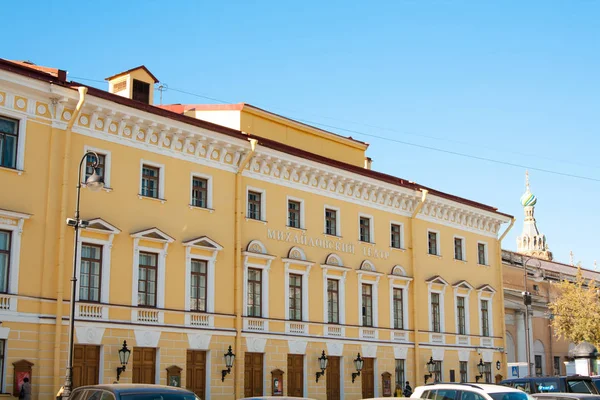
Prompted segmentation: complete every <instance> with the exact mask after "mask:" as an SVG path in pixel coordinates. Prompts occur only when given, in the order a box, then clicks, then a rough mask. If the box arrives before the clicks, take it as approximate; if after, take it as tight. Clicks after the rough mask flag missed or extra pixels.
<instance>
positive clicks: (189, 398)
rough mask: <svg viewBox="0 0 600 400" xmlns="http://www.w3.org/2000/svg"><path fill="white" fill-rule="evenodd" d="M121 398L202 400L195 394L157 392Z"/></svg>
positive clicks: (127, 395)
mask: <svg viewBox="0 0 600 400" xmlns="http://www.w3.org/2000/svg"><path fill="white" fill-rule="evenodd" d="M121 398H122V399H124V400H200V398H199V397H198V396H196V395H195V394H193V393H184V392H179V393H160V392H159V393H156V392H154V393H153V392H146V393H144V392H142V393H122V394H121Z"/></svg>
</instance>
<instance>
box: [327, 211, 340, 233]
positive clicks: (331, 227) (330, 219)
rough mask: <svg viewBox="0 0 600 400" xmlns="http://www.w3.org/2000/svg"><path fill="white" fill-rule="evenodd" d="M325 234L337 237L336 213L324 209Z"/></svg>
mask: <svg viewBox="0 0 600 400" xmlns="http://www.w3.org/2000/svg"><path fill="white" fill-rule="evenodd" d="M325 233H326V234H328V235H333V236H337V234H338V233H337V211H336V210H331V209H329V208H327V209H325Z"/></svg>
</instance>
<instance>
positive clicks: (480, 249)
mask: <svg viewBox="0 0 600 400" xmlns="http://www.w3.org/2000/svg"><path fill="white" fill-rule="evenodd" d="M485 247H486V245H485V243H477V260H478V262H479V264H481V265H487V257H486V253H487V251H486V248H485Z"/></svg>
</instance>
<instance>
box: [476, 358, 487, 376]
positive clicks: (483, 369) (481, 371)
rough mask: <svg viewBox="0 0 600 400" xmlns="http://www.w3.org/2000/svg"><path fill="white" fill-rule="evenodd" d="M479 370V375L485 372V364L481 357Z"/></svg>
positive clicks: (478, 365)
mask: <svg viewBox="0 0 600 400" xmlns="http://www.w3.org/2000/svg"><path fill="white" fill-rule="evenodd" d="M477 371H479V375H483V373H484V372H485V364H484V363H483V360H482V359H481V358H480V359H479V364H477Z"/></svg>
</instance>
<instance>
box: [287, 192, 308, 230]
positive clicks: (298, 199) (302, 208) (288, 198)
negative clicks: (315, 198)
mask: <svg viewBox="0 0 600 400" xmlns="http://www.w3.org/2000/svg"><path fill="white" fill-rule="evenodd" d="M290 201H296V202H298V203H300V227H299V228H296V227H294V226H290V225H289V223H290V221H289V218H290V217H289V215H288V209H289V206H290ZM285 226H287V227H288V228H292V229H306V225H305V224H304V199H301V198H299V197H293V196H286V200H285Z"/></svg>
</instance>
